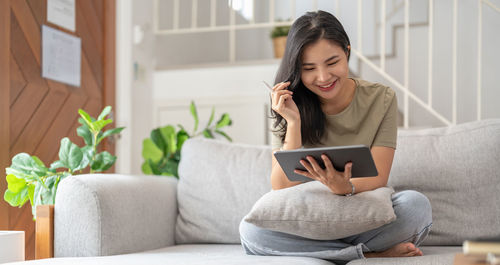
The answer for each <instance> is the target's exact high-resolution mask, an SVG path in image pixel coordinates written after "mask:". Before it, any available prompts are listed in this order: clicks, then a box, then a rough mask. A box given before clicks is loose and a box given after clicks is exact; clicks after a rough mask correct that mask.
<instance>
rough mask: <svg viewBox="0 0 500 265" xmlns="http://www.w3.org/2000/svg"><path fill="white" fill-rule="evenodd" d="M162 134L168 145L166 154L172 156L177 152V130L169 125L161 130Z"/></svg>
mask: <svg viewBox="0 0 500 265" xmlns="http://www.w3.org/2000/svg"><path fill="white" fill-rule="evenodd" d="M160 133H161V136H162V138H163V140H164V141H165V143H166V152H165V154H166V155H167V156H169V155H170V154H172V153H175V151H176V150H177V137H176V135H175V128H174V127H173V126H172V125H167V126H165V127H162V128H160Z"/></svg>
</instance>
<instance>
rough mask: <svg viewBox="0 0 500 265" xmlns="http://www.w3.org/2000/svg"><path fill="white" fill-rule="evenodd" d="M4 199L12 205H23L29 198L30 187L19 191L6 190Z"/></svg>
mask: <svg viewBox="0 0 500 265" xmlns="http://www.w3.org/2000/svg"><path fill="white" fill-rule="evenodd" d="M3 199H4V200H5V201H6V202H8V203H9V204H10V206H13V207H16V206H19V207H22V206H23V205H24V204H25V203H26V202H27V201H28V200H29V196H28V187H24V188H23V189H22V190H21V191H19V192H12V191H11V190H8V189H7V190H6V191H5V193H4V196H3Z"/></svg>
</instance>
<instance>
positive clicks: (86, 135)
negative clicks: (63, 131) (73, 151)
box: [76, 125, 94, 145]
mask: <svg viewBox="0 0 500 265" xmlns="http://www.w3.org/2000/svg"><path fill="white" fill-rule="evenodd" d="M76 134H78V136H80V137H82V138H83V140H84V141H85V144H86V145H92V144H93V142H94V138H93V137H92V133H91V132H90V130H89V127H88V126H85V125H82V126H80V127H78V128H77V129H76Z"/></svg>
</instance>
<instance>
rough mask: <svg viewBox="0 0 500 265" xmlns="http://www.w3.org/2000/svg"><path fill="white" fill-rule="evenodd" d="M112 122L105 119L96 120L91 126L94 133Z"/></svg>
mask: <svg viewBox="0 0 500 265" xmlns="http://www.w3.org/2000/svg"><path fill="white" fill-rule="evenodd" d="M112 122H113V120H110V119H107V120H97V121H94V122H93V123H92V126H94V133H96V132H98V131H100V130H102V128H104V127H105V126H106V125H108V124H110V123H112Z"/></svg>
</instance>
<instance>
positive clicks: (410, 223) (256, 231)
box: [240, 190, 432, 264]
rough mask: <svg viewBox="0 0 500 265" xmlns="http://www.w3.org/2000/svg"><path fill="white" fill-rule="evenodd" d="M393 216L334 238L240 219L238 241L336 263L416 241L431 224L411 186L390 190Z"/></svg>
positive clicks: (264, 251)
mask: <svg viewBox="0 0 500 265" xmlns="http://www.w3.org/2000/svg"><path fill="white" fill-rule="evenodd" d="M392 204H393V207H394V213H395V214H396V217H397V218H396V220H394V221H393V222H391V223H388V224H385V225H383V226H381V227H379V228H376V229H373V230H370V231H367V232H364V233H361V234H358V235H353V236H349V237H346V238H342V239H336V240H314V239H308V238H304V237H299V236H296V235H291V234H286V233H281V232H276V231H271V230H266V229H262V228H259V227H257V226H255V225H253V224H250V223H247V222H245V221H242V222H241V223H240V237H241V244H242V246H243V248H244V249H245V251H246V253H247V254H249V255H265V256H303V257H313V258H319V259H325V260H330V261H333V262H336V263H339V264H343V263H347V262H349V261H351V260H354V259H363V258H365V257H364V255H363V252H379V251H384V250H386V249H389V248H391V247H393V246H394V245H397V244H399V243H403V242H411V243H413V244H415V245H416V246H418V245H420V243H422V241H423V240H424V239H425V238H426V237H427V234H428V233H429V230H430V228H431V225H432V209H431V204H430V202H429V200H428V199H427V197H425V195H423V194H422V193H419V192H417V191H413V190H407V191H401V192H398V193H395V194H393V196H392Z"/></svg>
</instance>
